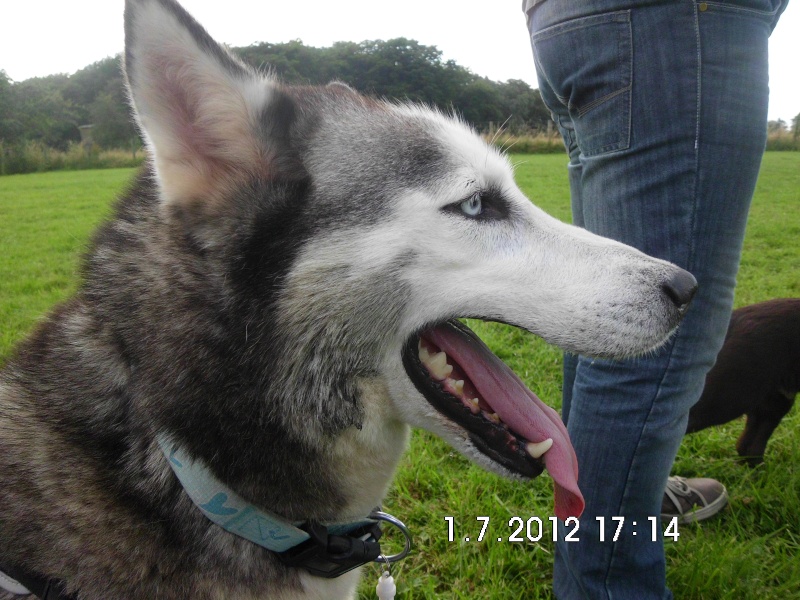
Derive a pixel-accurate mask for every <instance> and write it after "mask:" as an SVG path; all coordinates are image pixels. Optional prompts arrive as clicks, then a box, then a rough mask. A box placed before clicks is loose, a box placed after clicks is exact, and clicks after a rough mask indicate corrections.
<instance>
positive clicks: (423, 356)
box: [417, 340, 431, 362]
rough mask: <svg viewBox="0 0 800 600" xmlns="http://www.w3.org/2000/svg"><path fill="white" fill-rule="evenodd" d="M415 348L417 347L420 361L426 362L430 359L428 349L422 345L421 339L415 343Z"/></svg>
mask: <svg viewBox="0 0 800 600" xmlns="http://www.w3.org/2000/svg"><path fill="white" fill-rule="evenodd" d="M417 348H418V349H419V359H420V361H422V362H427V361H428V360H430V358H431V353H430V352H428V349H427V348H426V347H425V346H423V345H422V340H420V341H419V344H418V345H417Z"/></svg>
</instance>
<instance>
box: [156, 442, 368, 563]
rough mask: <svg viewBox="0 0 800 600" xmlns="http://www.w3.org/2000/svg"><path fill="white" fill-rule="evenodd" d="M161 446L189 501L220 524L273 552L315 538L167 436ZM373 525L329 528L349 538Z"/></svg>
mask: <svg viewBox="0 0 800 600" xmlns="http://www.w3.org/2000/svg"><path fill="white" fill-rule="evenodd" d="M158 444H159V446H161V450H162V451H163V452H164V455H165V456H166V457H167V461H168V462H169V466H170V467H172V470H173V471H174V472H175V475H177V477H178V480H179V481H180V482H181V485H182V486H183V489H184V490H186V493H187V494H188V495H189V498H191V499H192V502H194V504H195V505H196V506H197V508H199V509H200V510H201V511H202V513H203V514H204V515H205V516H206V517H207V518H208V519H209V520H210V521H212V522H213V523H215V524H216V525H219V526H220V527H222V528H223V529H225V530H226V531H229V532H230V533H233V534H234V535H238V536H239V537H243V538H244V539H246V540H249V541H251V542H253V543H254V544H258V545H259V546H262V547H264V548H266V549H267V550H271V551H273V552H285V551H286V550H289V549H290V548H294V547H295V546H298V545H300V544H302V543H303V542H305V541H306V540H308V539H309V538H310V537H311V536H310V535H309V534H308V533H306V532H305V531H303V530H302V529H300V528H299V525H301V524H302V523H301V522H294V523H292V522H289V521H286V520H285V519H283V518H282V517H280V516H278V515H275V514H273V513H269V512H266V511H264V510H262V509H260V508H258V507H256V506H254V505H253V504H251V503H249V502H248V501H247V500H245V499H244V498H242V497H241V496H239V495H238V494H237V493H236V492H234V491H233V490H231V489H229V488H227V487H226V486H225V485H224V484H223V483H222V482H221V481H219V480H218V479H217V478H216V477H214V475H213V474H212V473H211V471H209V470H208V468H207V467H206V466H205V465H204V464H202V463H201V462H200V461H197V460H193V459H192V458H191V457H190V456H189V455H188V454H186V453H185V452H184V451H183V450H182V449H181V448H180V446H179V445H177V444H175V443H172V442H171V441H170V440H169V439H168V438H167V437H166V436H163V435H161V436H159V437H158ZM370 523H374V521H373V520H371V519H362V520H360V521H356V522H353V523H343V524H330V525H326V527H327V529H328V531H329V532H330V533H332V534H334V535H345V534H347V533H349V532H350V531H353V530H355V529H358V528H359V527H363V526H365V525H368V524H370Z"/></svg>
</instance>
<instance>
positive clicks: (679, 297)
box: [661, 269, 697, 309]
mask: <svg viewBox="0 0 800 600" xmlns="http://www.w3.org/2000/svg"><path fill="white" fill-rule="evenodd" d="M661 287H662V289H663V290H664V293H665V294H666V295H667V296H669V299H670V300H672V303H673V304H674V305H675V306H676V307H678V308H680V309H684V308H686V307H687V306H688V305H689V302H691V301H692V298H694V295H695V292H697V280H696V279H695V278H694V275H692V274H691V273H689V272H688V271H684V270H683V269H678V270H677V271H675V272H674V273H673V274H672V275H670V277H669V278H668V279H667V280H666V281H665V282H664V283H663V284H662V286H661Z"/></svg>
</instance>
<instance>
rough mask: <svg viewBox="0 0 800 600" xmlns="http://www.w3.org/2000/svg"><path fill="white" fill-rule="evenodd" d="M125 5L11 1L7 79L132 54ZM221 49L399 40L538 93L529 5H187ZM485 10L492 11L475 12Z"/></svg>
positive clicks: (440, 1)
mask: <svg viewBox="0 0 800 600" xmlns="http://www.w3.org/2000/svg"><path fill="white" fill-rule="evenodd" d="M798 4H800V0H794V1H793V2H790V3H789V6H788V8H787V9H786V12H785V13H784V15H783V17H782V19H781V22H780V23H779V24H778V27H777V28H776V30H775V32H774V33H773V35H772V38H771V40H770V57H771V60H770V89H771V100H770V108H769V118H770V119H778V118H782V119H783V120H785V121H787V122H790V121H791V119H792V118H793V117H794V116H795V115H797V114H800V76H799V74H800V6H798ZM122 5H123V2H122V0H73V1H65V0H13V1H9V0H4V1H3V7H2V20H0V69H3V70H5V71H6V73H7V74H8V76H9V77H11V78H12V79H13V80H15V81H22V80H24V79H27V78H29V77H37V76H44V75H50V74H52V73H73V72H75V71H76V70H78V69H81V68H83V67H85V66H87V65H89V64H91V63H93V62H95V61H98V60H100V59H102V58H105V57H106V56H113V55H114V54H117V53H118V52H120V51H121V50H122V45H123V33H122ZM183 5H184V6H185V7H186V8H187V9H188V10H189V12H191V13H192V14H193V15H194V16H195V18H197V19H198V20H199V21H200V22H201V23H202V24H203V25H205V27H206V28H207V29H208V30H209V32H210V33H211V35H212V36H213V37H215V38H216V39H217V40H219V41H222V42H225V43H226V44H228V45H231V46H246V45H249V44H252V43H255V42H286V41H289V40H294V39H299V40H302V41H303V42H304V43H305V44H306V45H309V46H317V47H324V46H330V45H331V44H332V43H333V42H336V41H353V42H360V41H363V40H368V39H369V40H376V39H382V40H387V39H391V38H395V37H406V38H410V39H415V40H417V41H419V42H420V43H422V44H425V45H429V46H437V47H438V48H439V50H441V51H442V52H443V53H444V58H445V59H453V60H455V61H456V62H457V63H458V64H459V65H461V66H463V67H466V68H468V69H469V70H470V71H472V72H473V73H475V74H477V75H481V76H485V77H488V78H489V79H492V80H496V81H506V80H508V79H522V80H523V81H527V82H528V83H529V84H530V85H531V86H533V87H537V84H536V76H535V73H534V69H533V59H532V56H531V49H530V42H529V40H528V36H527V32H526V30H525V19H524V16H523V14H522V11H521V5H522V2H521V1H520V0H502V1H500V0H491V1H484V2H482V3H480V4H479V3H477V2H453V1H452V0H447V1H445V0H403V2H379V1H377V0H339V1H338V2H334V1H330V0H328V1H320V0H317V1H311V2H308V1H301V0H297V1H287V0H222V1H220V0H183ZM476 5H478V6H481V5H482V6H484V7H485V8H475V7H476Z"/></svg>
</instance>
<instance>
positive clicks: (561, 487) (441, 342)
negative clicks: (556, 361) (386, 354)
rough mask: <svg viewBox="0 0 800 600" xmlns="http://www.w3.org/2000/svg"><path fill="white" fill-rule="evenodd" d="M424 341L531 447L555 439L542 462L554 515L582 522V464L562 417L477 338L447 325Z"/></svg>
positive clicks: (430, 330)
mask: <svg viewBox="0 0 800 600" xmlns="http://www.w3.org/2000/svg"><path fill="white" fill-rule="evenodd" d="M470 333H471V332H470ZM424 337H425V338H426V339H429V340H430V341H431V342H433V343H434V344H435V345H436V346H438V347H439V348H441V349H442V350H444V352H445V353H446V354H447V355H448V356H450V357H452V359H453V360H454V361H455V362H457V363H458V364H459V366H460V367H461V369H462V370H463V371H464V372H465V373H466V374H467V376H468V377H469V378H470V380H471V381H472V384H473V385H474V386H475V389H477V390H478V392H479V393H480V395H481V396H482V397H483V399H484V400H485V401H486V402H487V403H488V404H489V405H490V406H491V407H492V408H493V409H494V411H495V412H496V413H497V414H498V415H499V417H500V418H501V419H502V420H503V422H504V423H505V424H506V425H508V427H509V428H510V429H511V430H512V431H514V433H516V434H517V435H520V436H522V437H524V438H525V439H526V440H528V441H531V442H541V441H544V440H546V439H547V438H552V439H553V446H552V448H550V450H548V451H547V453H546V454H545V455H544V457H543V458H544V463H545V466H546V467H547V471H548V472H549V473H550V476H551V477H552V478H553V482H554V483H555V513H556V516H557V517H558V518H559V519H561V520H565V519H567V517H579V516H580V514H581V513H582V512H583V507H584V500H583V495H582V494H581V491H580V489H578V459H577V457H576V456H575V451H574V450H573V448H572V443H571V442H570V441H569V434H568V433H567V429H566V427H564V423H563V422H562V421H561V417H559V416H558V413H557V412H556V411H555V410H553V409H552V408H550V407H549V406H547V405H546V404H544V403H543V402H542V401H541V400H539V398H538V397H537V396H536V394H534V393H533V392H532V391H530V390H529V389H528V388H527V387H526V386H525V384H524V383H522V381H521V380H520V378H519V377H517V375H516V373H514V372H513V371H512V370H511V369H509V368H508V367H507V366H506V364H505V363H504V362H503V361H501V360H500V359H499V358H497V356H495V355H494V353H492V351H491V350H489V348H488V347H487V346H486V344H484V343H483V342H482V341H481V340H480V338H478V336H476V335H474V334H472V335H469V334H467V333H466V332H463V331H461V330H459V329H458V328H457V327H456V326H454V325H452V324H450V323H446V324H444V325H441V326H439V327H436V328H434V329H429V330H427V331H425V333H424Z"/></svg>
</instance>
